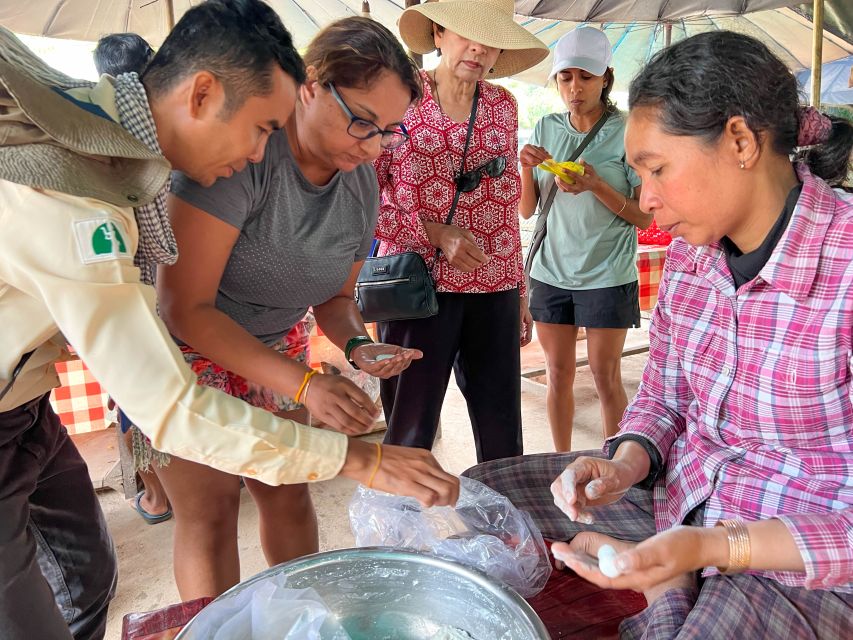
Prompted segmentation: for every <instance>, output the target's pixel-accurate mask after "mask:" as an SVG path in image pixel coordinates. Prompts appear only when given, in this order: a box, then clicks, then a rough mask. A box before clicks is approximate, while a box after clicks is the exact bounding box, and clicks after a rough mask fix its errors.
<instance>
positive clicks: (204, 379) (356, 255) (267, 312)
mask: <svg viewBox="0 0 853 640" xmlns="http://www.w3.org/2000/svg"><path fill="white" fill-rule="evenodd" d="M305 64H306V75H307V80H306V81H305V82H304V83H303V84H302V85H301V86H299V87H298V89H297V95H296V103H295V109H294V111H293V114H292V116H291V117H290V119H289V120H287V122H286V123H285V124H284V126H283V127H282V129H280V130H272V129H273V124H270V128H269V129H267V130H265V131H264V132H263V135H262V139H264V140H265V139H266V138H267V137H268V138H269V141H268V143H267V148H266V153H265V154H262V153H261V150H260V148H259V151H258V154H257V156H256V157H255V158H253V159H252V164H249V165H248V166H234V167H231V169H229V170H228V171H227V175H222V176H221V177H220V178H219V179H218V180H217V181H216V182H215V183H214V184H212V185H210V184H207V185H203V184H198V183H195V182H193V181H192V180H190V179H189V178H188V177H187V176H184V175H181V174H175V175H174V176H173V182H172V197H171V200H170V203H169V207H170V216H171V221H172V226H173V228H174V232H175V236H176V239H177V242H178V246H179V247H180V252H181V257H180V260H179V261H178V263H177V264H176V265H174V266H172V267H167V268H163V269H162V270H161V271H160V273H159V274H158V283H157V284H158V292H159V300H160V311H161V314H162V315H163V318H164V320H165V321H166V324H167V325H168V327H169V329H170V330H171V332H172V334H173V335H174V336H175V337H176V339H177V340H178V341H179V342H180V343H181V345H182V351H183V352H184V356H185V358H186V359H187V360H188V361H189V362H190V363H191V364H192V366H193V368H194V370H195V371H196V373H197V374H198V375H199V382H200V383H201V384H206V385H210V386H215V387H218V388H221V389H223V390H226V391H228V392H229V393H231V394H232V395H236V396H239V397H240V398H243V399H244V400H246V401H247V402H249V403H250V404H254V405H256V406H260V407H264V408H266V409H268V410H269V411H271V412H275V413H280V414H285V415H288V416H292V417H295V418H297V419H299V420H300V421H301V422H306V421H307V418H308V416H307V412H310V414H311V416H312V417H315V418H319V419H320V420H322V422H324V423H325V424H326V425H327V426H329V427H330V428H332V429H334V430H337V431H341V432H344V433H347V434H359V433H364V432H365V431H367V430H368V429H369V428H370V426H371V425H372V424H373V422H374V420H375V418H376V415H377V410H376V408H375V406H374V403H373V401H372V400H371V398H370V397H369V396H368V395H367V394H366V393H364V392H363V391H362V390H361V389H359V388H358V387H357V386H356V385H355V384H353V383H352V382H350V381H349V380H348V379H346V378H344V377H341V376H333V375H322V374H316V375H315V374H313V373H312V371H311V369H309V367H308V365H307V362H306V353H305V349H304V346H303V345H304V344H305V342H306V341H307V340H305V338H306V336H304V335H300V334H304V333H305V329H304V328H302V327H301V325H300V324H299V322H300V320H301V318H303V316H304V315H305V313H306V311H307V309H308V308H309V307H311V308H312V309H313V313H314V316H315V317H316V321H317V324H318V325H319V327H320V328H321V329H322V331H323V333H324V334H325V335H326V336H327V337H328V338H329V340H331V341H332V342H333V343H334V344H335V345H337V346H338V347H339V348H340V349H341V350H342V351H345V352H346V356H347V357H348V358H349V359H350V360H351V361H352V362H354V363H356V364H357V365H358V366H359V367H360V368H361V369H363V370H364V371H366V372H368V373H370V374H372V375H375V376H379V377H383V378H384V377H389V376H394V375H397V374H398V373H399V372H400V371H402V370H403V369H405V368H406V367H407V366H408V365H409V363H410V362H411V361H412V360H413V359H417V358H419V357H420V356H421V354H420V352H419V351H417V350H415V349H404V348H401V347H398V346H393V345H389V344H372V341H371V340H370V338H369V337H367V331H366V329H365V326H364V322H363V321H362V318H361V316H360V314H359V312H358V309H357V307H356V305H355V303H354V301H353V287H354V283H355V279H356V276H357V275H358V272H359V268H360V266H361V264H362V262H363V260H364V258H365V256H367V254H368V252H369V249H370V245H371V241H372V238H373V228H374V226H375V223H376V217H377V214H378V208H379V198H378V189H377V185H376V177H375V173H374V170H373V167H372V165H371V162H372V161H373V160H375V159H376V158H377V157H378V156H379V154H380V152H381V151H382V150H383V149H386V148H393V147H397V146H399V145H400V144H402V143H403V142H405V140H406V139H407V137H408V136H407V134H406V131H405V128H404V127H403V125H402V122H401V121H402V120H403V115H404V114H405V112H406V109H407V108H408V107H409V105H410V104H411V103H412V102H413V101H415V100H417V99H418V98H419V97H420V95H421V84H420V81H419V78H418V76H417V70H416V68H415V67H414V65H413V64H412V62H411V60H410V59H409V58H408V57H407V56H406V54H405V52H404V51H403V49H402V47H401V46H400V44H399V43H398V42H397V40H396V39H395V38H394V36H393V35H392V34H391V33H390V32H389V31H388V30H387V29H386V28H385V27H383V26H381V25H380V24H379V23H377V22H374V21H372V20H369V19H364V18H357V17H354V18H347V19H344V20H341V21H338V22H335V23H333V24H331V25H329V26H328V27H326V28H325V29H324V30H322V31H321V32H320V33H319V34H318V35H317V36H316V37H315V38H314V40H313V41H312V42H311V44H310V45H309V46H308V49H307V51H306V53H305ZM250 100H251V98H250ZM294 327H296V328H295V329H294ZM306 410H307V411H306ZM394 449H395V448H394V447H386V448H385V450H384V454H382V455H381V457H380V451H377V454H376V458H377V459H376V462H375V464H376V465H377V468H378V467H379V466H380V465H381V468H382V469H383V470H385V471H388V472H389V473H392V472H393V473H394V474H395V475H396V476H397V477H398V478H399V481H400V482H401V483H407V482H410V481H411V480H412V478H413V477H414V476H415V475H416V473H418V472H417V471H416V470H415V469H416V468H418V467H421V471H423V468H422V467H423V465H422V464H421V461H420V460H409V459H406V462H405V463H403V464H401V460H402V459H403V458H402V457H401V451H408V450H401V449H399V448H398V449H397V450H396V451H395V450H394ZM419 453H423V459H424V460H426V459H427V457H429V453H428V452H419ZM212 455H214V454H212ZM159 472H160V477H161V479H162V481H163V484H164V486H165V487H166V491H167V493H168V495H169V498H170V501H171V504H172V508H173V511H174V515H175V520H176V528H175V551H174V557H175V577H176V581H177V584H178V590H179V591H180V594H181V598H182V599H183V600H188V599H192V598H198V597H202V596H216V595H218V594H220V593H222V592H223V591H225V590H226V589H227V588H228V587H230V586H231V585H233V584H235V583H236V582H238V581H239V579H240V571H239V557H238V552H237V515H238V508H239V503H240V478H239V477H237V476H232V475H228V474H225V473H222V472H219V471H216V470H214V469H211V468H209V467H205V466H202V465H199V464H195V463H192V462H189V461H186V460H181V459H179V458H176V457H174V456H172V457H171V459H170V460H169V461H168V464H166V465H165V466H163V467H162V468H161V469H160V470H159ZM313 479H315V478H313V477H311V475H309V476H308V477H306V478H305V481H306V482H309V481H311V480H313ZM245 484H246V488H247V489H248V491H249V493H250V494H251V495H252V498H253V499H254V500H255V502H256V504H257V506H258V511H259V515H260V536H261V544H262V546H263V550H264V555H265V557H266V559H267V562H269V564H270V565H274V564H277V563H280V562H284V561H287V560H290V559H292V558H295V557H299V556H302V555H305V554H309V553H313V552H316V551H317V550H318V533H317V519H316V515H315V512H314V507H313V505H312V503H311V497H310V494H309V491H308V485H307V484H299V485H287V486H279V487H272V486H267V485H264V484H263V483H260V482H257V481H255V480H252V479H250V478H245Z"/></svg>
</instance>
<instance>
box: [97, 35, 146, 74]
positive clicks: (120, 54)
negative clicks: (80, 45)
mask: <svg viewBox="0 0 853 640" xmlns="http://www.w3.org/2000/svg"><path fill="white" fill-rule="evenodd" d="M92 55H93V57H94V58H95V69H97V70H98V75H101V74H104V73H108V74H110V75H111V76H118V75H121V74H122V73H130V72H131V71H134V72H136V73H138V74H140V75H142V72H143V71H144V70H145V65H147V64H148V61H149V60H151V56H153V55H154V49H152V48H151V45H150V44H148V42H146V40H145V38H143V37H142V36H139V35H137V34H135V33H112V34H110V35H108V36H104V37H103V38H101V39H100V40H98V44H97V45H96V46H95V51H94V53H93V54H92Z"/></svg>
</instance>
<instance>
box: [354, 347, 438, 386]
mask: <svg viewBox="0 0 853 640" xmlns="http://www.w3.org/2000/svg"><path fill="white" fill-rule="evenodd" d="M350 357H351V358H352V359H353V361H354V362H355V363H356V364H357V365H358V366H359V368H360V369H361V370H362V371H366V372H367V373H369V374H370V375H372V376H376V377H377V378H393V377H394V376H396V375H399V374H400V372H402V371H404V370H405V369H407V368H408V366H409V365H410V364H411V363H412V360H420V359H421V358H423V357H424V354H423V352H422V351H419V350H418V349H404V348H403V347H400V346H397V345H396V344H385V343H384V342H377V343H374V344H363V345H361V346H358V347H356V348H355V349H353V350H352V351H351V352H350Z"/></svg>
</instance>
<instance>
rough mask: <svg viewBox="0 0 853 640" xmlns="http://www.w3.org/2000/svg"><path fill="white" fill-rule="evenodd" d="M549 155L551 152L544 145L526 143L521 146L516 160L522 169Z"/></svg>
mask: <svg viewBox="0 0 853 640" xmlns="http://www.w3.org/2000/svg"><path fill="white" fill-rule="evenodd" d="M550 157H551V154H550V153H548V151H546V150H545V148H544V147H537V146H536V145H535V144H526V145H524V146H523V147H522V148H521V153H519V154H518V160H519V162H521V166H522V168H524V169H532V168H533V167H536V166H538V165H540V164H542V163H543V162H545V161H546V160H547V159H548V158H550Z"/></svg>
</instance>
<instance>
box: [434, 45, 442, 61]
mask: <svg viewBox="0 0 853 640" xmlns="http://www.w3.org/2000/svg"><path fill="white" fill-rule="evenodd" d="M435 52H436V53H437V54H438V57H439V58H440V57H441V48H440V47H436V48H435Z"/></svg>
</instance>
